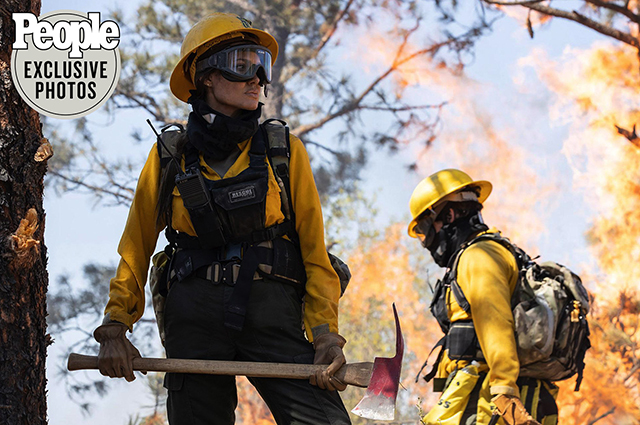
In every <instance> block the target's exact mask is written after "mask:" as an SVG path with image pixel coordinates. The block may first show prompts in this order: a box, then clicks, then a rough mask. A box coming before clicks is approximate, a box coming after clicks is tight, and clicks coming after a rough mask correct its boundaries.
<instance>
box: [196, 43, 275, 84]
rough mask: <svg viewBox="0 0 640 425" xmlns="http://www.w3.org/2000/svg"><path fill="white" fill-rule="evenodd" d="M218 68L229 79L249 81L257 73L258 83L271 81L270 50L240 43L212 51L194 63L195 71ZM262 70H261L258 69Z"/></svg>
mask: <svg viewBox="0 0 640 425" xmlns="http://www.w3.org/2000/svg"><path fill="white" fill-rule="evenodd" d="M211 68H213V69H218V70H220V71H222V75H223V76H224V77H225V78H226V79H227V80H230V81H249V80H251V79H252V78H254V77H255V76H256V74H258V72H260V73H259V74H258V78H260V83H261V84H264V83H267V84H269V83H271V52H270V51H269V49H266V48H264V47H262V46H256V45H240V46H234V47H229V48H228V49H224V50H222V51H220V52H217V53H214V54H213V55H211V56H209V57H208V58H206V59H203V60H201V61H199V62H198V63H197V64H196V73H198V72H201V71H205V70H207V69H211ZM260 70H262V71H260Z"/></svg>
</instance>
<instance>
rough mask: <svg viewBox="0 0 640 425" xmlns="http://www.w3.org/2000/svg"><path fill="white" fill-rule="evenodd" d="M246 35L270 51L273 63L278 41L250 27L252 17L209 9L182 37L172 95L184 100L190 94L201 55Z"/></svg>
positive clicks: (171, 83) (172, 82)
mask: <svg viewBox="0 0 640 425" xmlns="http://www.w3.org/2000/svg"><path fill="white" fill-rule="evenodd" d="M245 37H249V38H248V41H252V42H253V41H255V40H256V39H257V43H258V44H259V45H260V46H263V47H265V48H266V49H268V50H269V52H270V53H271V65H273V64H274V63H275V61H276V58H277V57H278V42H277V41H276V39H275V38H273V37H272V36H271V35H270V34H269V33H267V32H265V31H262V30H259V29H256V28H252V27H251V21H248V20H247V19H244V18H241V17H240V16H238V15H234V14H233V13H212V14H210V15H208V16H206V17H204V18H203V19H201V20H200V21H198V23H196V24H195V25H194V26H193V28H191V29H190V30H189V32H188V33H187V35H186V37H185V38H184V41H183V42H182V47H181V48H180V61H179V62H178V64H177V65H176V66H175V68H174V69H173V72H172V73H171V79H170V83H169V85H170V87H171V92H172V93H173V94H174V96H175V97H177V98H178V99H180V100H182V101H183V102H187V101H188V99H189V97H190V96H191V93H189V90H195V88H196V86H195V84H194V81H193V79H194V75H195V69H196V62H197V59H198V57H199V56H200V55H202V54H203V53H204V52H206V51H207V50H209V49H210V48H211V47H212V46H214V45H216V44H218V43H222V42H224V41H227V40H231V39H235V38H239V39H242V38H245Z"/></svg>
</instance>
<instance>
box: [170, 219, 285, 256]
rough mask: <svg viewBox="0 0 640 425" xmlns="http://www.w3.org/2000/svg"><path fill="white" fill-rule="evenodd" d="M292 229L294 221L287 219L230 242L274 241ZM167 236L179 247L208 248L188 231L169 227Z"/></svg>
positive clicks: (254, 242)
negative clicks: (176, 230) (184, 231)
mask: <svg viewBox="0 0 640 425" xmlns="http://www.w3.org/2000/svg"><path fill="white" fill-rule="evenodd" d="M292 230H294V227H293V223H292V222H291V221H288V220H285V221H283V222H282V223H277V224H274V225H273V226H269V227H267V228H266V229H263V230H256V231H255V232H253V233H252V234H251V236H249V238H248V239H247V238H243V239H242V240H237V241H229V243H228V244H235V243H243V242H246V243H248V244H256V243H260V242H264V241H272V240H274V239H276V238H280V237H282V236H285V235H288V234H289V233H291V231H292ZM165 236H166V237H167V240H168V241H169V243H171V244H175V246H176V247H178V248H182V249H189V250H191V249H207V248H206V247H203V246H202V243H201V242H200V240H201V239H200V238H198V237H197V236H191V235H188V234H186V233H178V232H175V231H173V229H172V231H170V230H169V229H168V228H167V231H165ZM218 250H220V251H224V247H221V248H219V249H218Z"/></svg>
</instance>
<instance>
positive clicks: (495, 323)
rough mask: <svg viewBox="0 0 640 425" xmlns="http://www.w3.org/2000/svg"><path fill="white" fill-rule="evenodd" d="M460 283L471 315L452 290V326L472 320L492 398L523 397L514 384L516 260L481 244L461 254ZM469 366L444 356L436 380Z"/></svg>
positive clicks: (490, 243) (491, 245) (516, 370)
mask: <svg viewBox="0 0 640 425" xmlns="http://www.w3.org/2000/svg"><path fill="white" fill-rule="evenodd" d="M489 232H491V233H494V232H497V230H495V229H491V230H489ZM457 280H458V284H459V285H460V288H461V289H462V292H463V293H464V295H465V297H466V298H467V301H468V302H469V305H470V307H471V308H470V310H471V311H470V313H467V312H465V311H464V310H463V309H462V308H461V307H460V306H459V305H458V303H457V302H456V301H455V297H454V296H453V294H451V291H450V290H449V291H448V293H447V295H446V296H447V309H448V313H449V319H450V320H451V321H452V322H455V321H458V320H473V326H474V327H475V330H476V334H477V335H478V341H479V342H480V348H481V349H482V353H483V355H484V358H485V362H482V363H481V366H480V368H479V371H480V372H488V374H487V378H486V379H488V380H489V386H490V390H491V394H493V395H496V394H508V395H519V390H518V386H517V385H516V380H517V379H518V374H519V371H520V363H519V362H518V354H517V349H516V340H515V333H514V329H515V328H514V319H513V314H512V311H511V295H512V294H513V291H514V290H515V287H516V283H517V281H518V267H517V265H516V260H515V258H514V257H513V255H512V254H511V253H510V252H509V251H508V250H507V249H506V248H505V247H503V246H502V245H500V244H499V243H497V242H494V241H480V242H477V243H475V244H473V245H471V246H470V247H469V248H467V249H466V250H465V251H464V252H463V253H462V255H461V257H460V261H459V263H458V274H457ZM467 363H468V362H466V361H461V360H460V361H456V360H452V359H450V358H449V356H448V353H445V356H443V359H442V361H441V362H440V365H439V367H438V376H439V377H447V376H448V375H449V374H450V373H451V372H453V371H454V370H455V368H456V366H457V367H458V368H459V369H460V368H462V367H464V366H466V365H467Z"/></svg>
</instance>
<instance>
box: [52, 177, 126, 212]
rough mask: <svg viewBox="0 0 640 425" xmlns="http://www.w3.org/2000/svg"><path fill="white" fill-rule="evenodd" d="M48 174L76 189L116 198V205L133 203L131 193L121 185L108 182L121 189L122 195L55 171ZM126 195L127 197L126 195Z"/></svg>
mask: <svg viewBox="0 0 640 425" xmlns="http://www.w3.org/2000/svg"><path fill="white" fill-rule="evenodd" d="M48 174H51V175H53V176H56V177H58V178H59V179H62V180H64V181H66V182H69V183H72V184H74V185H76V186H78V187H84V188H85V189H89V190H90V191H92V192H94V193H102V194H105V195H111V196H113V197H114V198H116V203H117V204H125V205H128V204H130V203H131V202H132V201H133V191H132V190H131V189H129V188H125V187H123V186H121V185H118V184H117V183H115V182H109V183H110V184H111V185H113V186H114V187H116V188H119V189H122V190H123V191H124V193H122V192H116V191H113V190H109V189H106V188H104V187H100V186H94V185H91V184H89V183H86V182H85V181H84V180H82V179H80V178H75V177H69V176H65V175H64V174H61V173H59V172H57V171H53V170H49V172H48ZM127 193H128V194H129V195H127Z"/></svg>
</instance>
